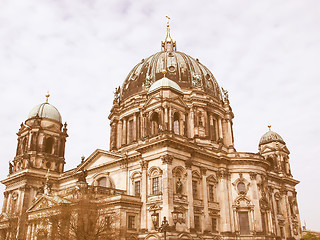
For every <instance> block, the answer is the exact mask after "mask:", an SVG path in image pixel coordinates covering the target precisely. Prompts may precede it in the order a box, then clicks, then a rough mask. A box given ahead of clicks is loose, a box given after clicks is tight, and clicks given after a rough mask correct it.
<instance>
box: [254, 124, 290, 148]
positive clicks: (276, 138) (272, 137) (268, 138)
mask: <svg viewBox="0 0 320 240" xmlns="http://www.w3.org/2000/svg"><path fill="white" fill-rule="evenodd" d="M268 127H269V131H268V132H266V133H265V134H263V135H262V137H261V138H260V141H259V146H260V145H262V144H266V143H270V142H281V143H283V144H285V142H284V141H283V139H282V137H281V136H280V135H279V134H278V133H276V132H273V131H271V126H268Z"/></svg>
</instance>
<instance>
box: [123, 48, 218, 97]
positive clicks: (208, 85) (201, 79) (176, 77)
mask: <svg viewBox="0 0 320 240" xmlns="http://www.w3.org/2000/svg"><path fill="white" fill-rule="evenodd" d="M163 70H166V71H167V72H166V77H167V78H169V79H171V80H172V81H174V82H176V83H178V84H179V86H180V87H181V88H182V89H194V88H198V89H202V90H203V91H204V92H206V93H208V94H210V95H211V96H213V97H215V98H217V100H221V94H220V87H219V85H218V83H217V82H216V80H215V78H214V76H213V74H212V73H211V72H210V71H209V69H208V68H207V67H206V66H204V65H203V64H201V63H200V62H199V61H198V60H196V59H194V58H192V57H191V56H189V55H187V54H185V53H183V52H178V51H173V52H165V51H161V52H157V53H155V54H153V55H151V56H150V57H148V58H146V59H145V60H143V61H141V62H140V63H138V64H137V65H135V66H134V68H133V69H132V70H131V71H130V73H129V74H128V76H127V78H126V80H125V82H124V84H123V87H122V90H121V99H122V100H124V99H126V98H128V97H130V96H132V95H135V94H138V93H139V92H140V91H143V90H146V89H148V88H149V87H150V86H151V84H152V83H154V82H155V81H157V80H159V79H161V78H162V77H163V73H162V71H163ZM133 80H134V81H133ZM208 81H210V82H208ZM131 83H134V84H131Z"/></svg>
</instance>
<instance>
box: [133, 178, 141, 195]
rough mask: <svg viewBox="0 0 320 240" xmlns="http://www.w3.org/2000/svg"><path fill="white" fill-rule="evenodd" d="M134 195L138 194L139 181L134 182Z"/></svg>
mask: <svg viewBox="0 0 320 240" xmlns="http://www.w3.org/2000/svg"><path fill="white" fill-rule="evenodd" d="M134 195H135V196H140V181H135V182H134Z"/></svg>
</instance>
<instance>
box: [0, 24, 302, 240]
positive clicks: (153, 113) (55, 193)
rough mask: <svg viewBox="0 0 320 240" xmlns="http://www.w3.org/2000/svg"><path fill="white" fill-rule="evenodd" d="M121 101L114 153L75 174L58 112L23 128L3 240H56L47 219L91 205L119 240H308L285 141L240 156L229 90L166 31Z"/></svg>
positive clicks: (41, 110)
mask: <svg viewBox="0 0 320 240" xmlns="http://www.w3.org/2000/svg"><path fill="white" fill-rule="evenodd" d="M114 95H115V99H114V101H113V107H112V109H111V112H110V115H109V119H110V126H111V128H110V131H111V132H110V151H105V150H99V149H98V150H96V151H95V152H93V153H92V154H91V155H90V156H89V157H88V158H87V159H83V160H82V162H81V164H80V165H79V166H77V167H76V168H74V169H71V170H69V171H64V170H63V166H64V163H65V160H64V147H65V141H66V138H67V136H68V135H67V126H66V124H65V125H63V124H62V122H61V116H60V114H59V112H58V111H57V110H56V109H55V108H54V107H53V106H52V105H50V104H49V103H48V102H46V103H43V104H41V105H39V106H37V108H35V109H34V110H32V112H31V113H30V116H29V118H28V119H27V120H26V121H25V122H24V123H22V124H21V128H20V130H19V132H18V146H17V154H16V157H15V158H14V160H13V161H11V162H10V163H9V175H8V177H7V178H6V179H5V180H3V181H2V183H3V184H5V186H6V190H5V192H4V203H3V209H2V214H1V218H0V229H1V230H0V231H1V234H2V235H1V236H2V238H3V239H4V238H5V236H17V237H18V239H30V240H33V239H40V238H41V237H42V238H45V239H50V238H54V237H55V239H58V237H57V235H54V234H55V233H54V229H55V228H54V226H55V225H54V224H53V223H50V221H51V220H50V219H53V218H49V217H48V216H49V215H50V214H52V213H53V212H54V211H53V210H54V209H58V207H59V206H60V205H62V204H67V205H68V204H69V205H70V206H74V205H75V204H76V203H79V199H83V197H84V196H90V198H89V201H91V202H92V203H94V204H95V205H96V206H98V208H99V209H98V210H99V213H100V214H101V216H99V221H105V222H109V221H110V218H109V217H110V216H118V217H119V218H118V219H117V220H116V221H114V226H116V227H115V229H116V231H119V232H118V235H115V236H116V237H115V238H119V239H149V240H151V239H161V238H163V237H164V234H165V235H166V236H167V237H170V239H300V238H301V224H300V219H299V211H298V206H297V200H296V191H295V185H296V184H298V183H299V182H298V181H297V180H295V179H293V177H292V175H291V171H290V165H289V153H290V152H289V150H288V149H287V147H286V144H285V142H284V141H283V139H282V138H281V137H280V136H279V135H278V134H277V133H275V132H273V131H271V130H270V131H268V132H267V133H266V134H264V135H263V136H262V138H261V140H260V143H259V152H258V153H247V152H237V151H236V150H235V148H234V137H233V129H232V120H233V118H234V115H233V112H232V109H231V106H230V102H229V94H228V92H227V91H226V90H224V89H223V91H221V90H220V87H219V86H218V83H217V81H216V80H215V78H214V76H213V74H212V73H211V72H210V71H209V70H208V69H207V68H206V67H205V66H204V65H203V64H202V63H200V62H199V60H198V59H193V58H192V57H190V56H188V55H187V54H185V53H181V52H178V51H177V50H176V44H175V41H174V40H173V39H172V38H171V36H170V29H169V26H168V27H167V35H166V38H165V41H164V42H162V51H161V52H159V53H156V54H154V55H152V56H151V57H149V58H147V59H145V60H142V61H141V62H140V63H138V64H137V65H136V66H135V67H134V68H133V70H132V71H131V72H130V73H129V75H128V77H127V79H126V80H125V82H124V84H123V86H122V87H121V88H120V87H119V88H117V89H116V90H115V92H114ZM51 210H52V211H51ZM54 213H55V214H56V212H54ZM164 217H166V219H167V220H168V224H167V225H166V226H167V228H166V231H165V233H164V227H163V226H162V228H160V227H161V222H162V219H164ZM12 220H16V228H15V231H12V226H11V225H12V222H13V221H12ZM45 222H47V225H46V224H45ZM48 222H49V223H48ZM159 229H160V230H161V229H162V232H159ZM69 231H71V230H70V229H69ZM101 239H104V238H101Z"/></svg>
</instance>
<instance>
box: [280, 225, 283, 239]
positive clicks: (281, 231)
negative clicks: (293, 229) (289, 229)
mask: <svg viewBox="0 0 320 240" xmlns="http://www.w3.org/2000/svg"><path fill="white" fill-rule="evenodd" d="M280 234H281V238H284V227H280Z"/></svg>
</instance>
